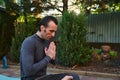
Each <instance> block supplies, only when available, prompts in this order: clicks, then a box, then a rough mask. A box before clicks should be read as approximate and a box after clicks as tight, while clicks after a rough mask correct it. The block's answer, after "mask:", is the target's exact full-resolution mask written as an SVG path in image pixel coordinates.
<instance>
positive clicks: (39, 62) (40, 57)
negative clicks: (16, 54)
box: [20, 34, 51, 80]
mask: <svg viewBox="0 0 120 80" xmlns="http://www.w3.org/2000/svg"><path fill="white" fill-rule="evenodd" d="M48 46H49V42H48V41H46V40H43V39H41V38H40V37H38V36H37V35H36V34H34V35H32V36H30V37H28V38H26V39H25V40H24V41H23V43H22V46H21V55H20V65H21V77H22V78H21V80H33V79H35V78H37V77H40V76H43V75H46V68H47V63H48V62H50V61H51V58H50V57H49V56H46V55H45V52H44V48H45V47H48Z"/></svg>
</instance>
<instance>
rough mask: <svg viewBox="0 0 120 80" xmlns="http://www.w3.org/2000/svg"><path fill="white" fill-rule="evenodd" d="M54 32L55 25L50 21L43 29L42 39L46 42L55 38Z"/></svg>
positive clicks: (55, 29)
mask: <svg viewBox="0 0 120 80" xmlns="http://www.w3.org/2000/svg"><path fill="white" fill-rule="evenodd" d="M56 31H57V25H56V24H55V23H54V22H53V21H50V22H49V23H48V25H47V27H46V28H45V27H43V29H42V37H43V38H44V39H46V40H49V39H51V38H52V37H54V36H55V32H56Z"/></svg>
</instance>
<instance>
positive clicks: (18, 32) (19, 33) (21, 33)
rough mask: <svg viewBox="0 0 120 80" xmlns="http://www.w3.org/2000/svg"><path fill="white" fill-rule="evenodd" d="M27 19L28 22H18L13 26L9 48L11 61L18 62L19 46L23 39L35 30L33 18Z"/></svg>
mask: <svg viewBox="0 0 120 80" xmlns="http://www.w3.org/2000/svg"><path fill="white" fill-rule="evenodd" d="M28 20H29V22H28V23H27V24H26V23H24V22H21V23H20V22H19V23H18V24H17V25H16V27H15V37H13V38H12V46H11V48H10V58H11V60H12V61H15V62H19V58H20V48H21V44H22V42H23V40H24V39H25V38H26V37H27V36H30V35H32V34H33V33H35V31H36V28H37V27H36V24H35V21H34V18H33V19H32V18H30V17H29V19H28Z"/></svg>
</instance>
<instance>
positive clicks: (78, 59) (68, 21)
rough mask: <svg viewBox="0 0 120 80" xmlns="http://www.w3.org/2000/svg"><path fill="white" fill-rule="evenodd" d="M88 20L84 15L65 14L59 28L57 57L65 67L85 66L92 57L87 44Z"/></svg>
mask: <svg viewBox="0 0 120 80" xmlns="http://www.w3.org/2000/svg"><path fill="white" fill-rule="evenodd" d="M86 19H87V17H85V16H84V15H83V14H79V15H76V14H75V13H74V12H65V13H64V14H63V17H62V22H61V24H60V27H59V29H58V30H59V36H60V37H58V42H59V44H58V46H57V49H58V50H57V56H58V62H59V64H61V65H65V66H74V65H79V64H85V63H86V62H88V60H89V59H90V57H91V53H90V50H89V48H88V47H87V44H86V33H87V31H86Z"/></svg>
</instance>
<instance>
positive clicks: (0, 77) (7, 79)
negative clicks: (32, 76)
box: [0, 74, 20, 80]
mask: <svg viewBox="0 0 120 80" xmlns="http://www.w3.org/2000/svg"><path fill="white" fill-rule="evenodd" d="M0 80H20V78H14V77H8V76H5V75H1V74H0Z"/></svg>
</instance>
